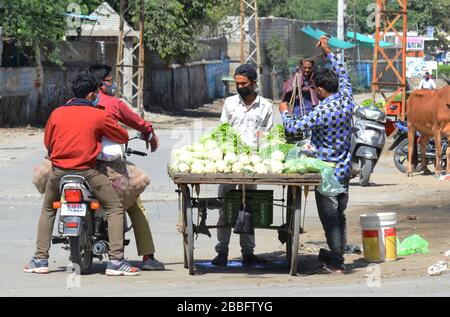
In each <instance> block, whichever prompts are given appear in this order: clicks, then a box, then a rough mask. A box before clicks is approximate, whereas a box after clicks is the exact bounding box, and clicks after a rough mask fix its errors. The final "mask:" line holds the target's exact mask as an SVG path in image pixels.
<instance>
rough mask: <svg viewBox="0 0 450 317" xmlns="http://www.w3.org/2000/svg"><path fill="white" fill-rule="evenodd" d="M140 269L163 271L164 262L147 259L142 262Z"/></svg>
mask: <svg viewBox="0 0 450 317" xmlns="http://www.w3.org/2000/svg"><path fill="white" fill-rule="evenodd" d="M141 270H145V271H163V270H165V267H164V263H162V262H159V261H158V260H157V259H155V258H153V259H148V260H147V261H144V262H142V267H141Z"/></svg>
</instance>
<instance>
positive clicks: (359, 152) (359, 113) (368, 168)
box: [351, 106, 386, 186]
mask: <svg viewBox="0 0 450 317" xmlns="http://www.w3.org/2000/svg"><path fill="white" fill-rule="evenodd" d="M385 122H386V115H385V114H384V112H382V111H380V110H379V109H378V108H376V107H374V106H368V107H361V106H360V107H357V108H356V109H355V112H354V114H353V133H352V141H351V153H352V173H351V175H352V177H356V176H358V175H359V184H360V185H361V186H368V185H369V179H370V175H371V174H372V172H373V170H374V168H375V166H376V165H377V163H378V159H379V158H380V155H381V152H382V150H383V148H384V145H385V144H386V131H385Z"/></svg>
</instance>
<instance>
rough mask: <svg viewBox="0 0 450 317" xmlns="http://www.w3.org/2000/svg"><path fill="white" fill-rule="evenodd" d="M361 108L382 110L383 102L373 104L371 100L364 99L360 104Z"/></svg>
mask: <svg viewBox="0 0 450 317" xmlns="http://www.w3.org/2000/svg"><path fill="white" fill-rule="evenodd" d="M361 106H362V107H370V106H375V107H377V108H378V109H383V108H384V102H383V101H378V102H377V103H374V102H373V100H372V99H366V100H364V101H363V102H361Z"/></svg>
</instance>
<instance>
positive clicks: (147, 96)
mask: <svg viewBox="0 0 450 317" xmlns="http://www.w3.org/2000/svg"><path fill="white" fill-rule="evenodd" d="M148 54H151V53H150V52H148ZM146 58H147V57H146ZM228 73H229V62H228V61H220V60H217V61H202V62H194V63H188V64H185V65H170V66H164V67H159V68H155V66H153V67H151V68H150V67H146V68H145V75H144V106H145V109H146V110H147V111H157V112H159V111H163V112H180V111H183V110H185V109H193V108H198V107H199V106H201V105H204V104H206V103H210V102H212V101H213V100H214V99H216V98H221V97H223V96H224V89H223V84H222V80H221V78H222V76H225V75H227V74H228Z"/></svg>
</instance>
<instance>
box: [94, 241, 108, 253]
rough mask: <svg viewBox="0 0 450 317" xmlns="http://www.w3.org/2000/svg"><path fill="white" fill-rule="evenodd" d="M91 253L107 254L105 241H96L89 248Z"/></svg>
mask: <svg viewBox="0 0 450 317" xmlns="http://www.w3.org/2000/svg"><path fill="white" fill-rule="evenodd" d="M91 250H92V252H93V253H94V254H95V255H97V256H100V255H103V254H106V253H108V244H107V243H106V242H105V241H97V242H95V243H94V244H93V245H92V247H91Z"/></svg>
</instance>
